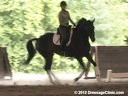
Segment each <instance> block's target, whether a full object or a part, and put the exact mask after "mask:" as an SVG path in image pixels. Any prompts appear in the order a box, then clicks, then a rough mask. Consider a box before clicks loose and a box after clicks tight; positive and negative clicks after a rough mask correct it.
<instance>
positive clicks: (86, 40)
mask: <svg viewBox="0 0 128 96" xmlns="http://www.w3.org/2000/svg"><path fill="white" fill-rule="evenodd" d="M72 41H74V42H75V43H87V44H88V43H89V37H88V36H87V35H85V36H83V35H82V34H80V33H78V32H74V34H73V36H72Z"/></svg>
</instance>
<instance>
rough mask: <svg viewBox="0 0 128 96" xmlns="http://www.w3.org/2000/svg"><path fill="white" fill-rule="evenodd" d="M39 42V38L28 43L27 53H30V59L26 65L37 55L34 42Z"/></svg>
mask: <svg viewBox="0 0 128 96" xmlns="http://www.w3.org/2000/svg"><path fill="white" fill-rule="evenodd" d="M35 40H36V41H37V38H34V39H31V40H29V41H28V42H27V45H26V47H27V51H28V58H27V60H26V62H25V64H29V62H30V61H31V60H32V58H33V57H34V56H35V54H36V49H35V48H34V45H33V44H32V41H35Z"/></svg>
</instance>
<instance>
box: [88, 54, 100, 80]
mask: <svg viewBox="0 0 128 96" xmlns="http://www.w3.org/2000/svg"><path fill="white" fill-rule="evenodd" d="M86 58H87V59H88V61H89V62H91V63H92V64H93V66H94V67H95V68H94V70H95V75H96V78H97V80H98V81H100V72H99V68H98V67H97V64H96V62H95V61H94V60H93V59H92V56H91V55H90V54H88V55H87V56H86Z"/></svg>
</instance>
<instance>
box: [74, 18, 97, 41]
mask: <svg viewBox="0 0 128 96" xmlns="http://www.w3.org/2000/svg"><path fill="white" fill-rule="evenodd" d="M94 21H95V19H94V20H92V21H91V20H86V19H84V18H82V19H80V21H79V22H78V24H77V26H76V29H77V30H78V32H80V34H81V35H84V36H88V37H90V39H91V41H92V42H94V41H95V31H94V28H95V27H94V24H93V23H94Z"/></svg>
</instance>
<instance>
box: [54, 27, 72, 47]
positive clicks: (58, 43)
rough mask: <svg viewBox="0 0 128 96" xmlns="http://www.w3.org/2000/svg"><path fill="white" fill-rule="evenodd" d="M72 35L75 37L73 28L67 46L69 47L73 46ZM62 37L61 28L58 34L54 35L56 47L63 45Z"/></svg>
mask: <svg viewBox="0 0 128 96" xmlns="http://www.w3.org/2000/svg"><path fill="white" fill-rule="evenodd" d="M72 35H73V29H72V28H71V32H70V36H69V41H68V42H67V44H66V46H69V45H70V44H71V39H72ZM60 40H61V36H60V32H59V28H58V29H57V33H55V34H54V35H53V43H54V44H55V45H61V41H60Z"/></svg>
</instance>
